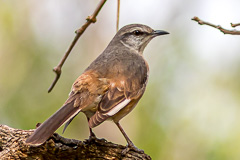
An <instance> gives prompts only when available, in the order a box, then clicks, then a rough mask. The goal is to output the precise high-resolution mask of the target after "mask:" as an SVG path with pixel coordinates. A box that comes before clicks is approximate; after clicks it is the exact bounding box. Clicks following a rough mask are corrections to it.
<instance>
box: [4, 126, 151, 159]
mask: <svg viewBox="0 0 240 160" xmlns="http://www.w3.org/2000/svg"><path fill="white" fill-rule="evenodd" d="M33 131H34V130H21V129H14V128H11V127H8V126H6V125H0V159H1V160H8V159H23V160H25V159H26V160H35V159H37V160H48V159H51V160H54V159H59V160H61V159H65V160H66V159H68V160H71V159H74V160H76V159H89V160H91V159H124V160H130V159H136V160H140V159H141V160H149V159H151V157H150V156H148V155H146V154H145V153H138V152H135V151H132V150H130V151H128V152H127V153H126V154H122V151H123V150H124V149H125V148H126V147H125V146H122V145H118V144H114V143H112V142H107V141H106V140H105V139H93V140H85V141H78V140H74V139H67V138H64V137H62V136H60V135H58V134H57V133H54V135H53V136H52V137H50V138H49V139H48V140H47V141H46V142H45V143H44V144H42V145H40V146H29V145H27V144H26V143H25V140H26V139H27V138H28V137H29V135H30V134H31V133H32V132H33Z"/></svg>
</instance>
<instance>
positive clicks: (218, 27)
mask: <svg viewBox="0 0 240 160" xmlns="http://www.w3.org/2000/svg"><path fill="white" fill-rule="evenodd" d="M192 20H193V21H196V22H198V24H200V25H208V26H211V27H213V28H216V29H218V30H220V31H221V32H222V33H224V34H231V35H240V31H238V30H235V29H234V30H228V29H225V28H223V27H221V26H220V25H215V24H212V23H209V22H205V21H203V20H201V19H199V18H198V17H193V18H192Z"/></svg>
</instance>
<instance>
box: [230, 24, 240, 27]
mask: <svg viewBox="0 0 240 160" xmlns="http://www.w3.org/2000/svg"><path fill="white" fill-rule="evenodd" d="M231 26H232V27H237V26H240V23H235V24H234V23H231Z"/></svg>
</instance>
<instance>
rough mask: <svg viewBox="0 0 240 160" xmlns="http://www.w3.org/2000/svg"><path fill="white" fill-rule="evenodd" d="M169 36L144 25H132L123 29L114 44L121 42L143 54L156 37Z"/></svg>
mask: <svg viewBox="0 0 240 160" xmlns="http://www.w3.org/2000/svg"><path fill="white" fill-rule="evenodd" d="M164 34H169V33H168V32H166V31H163V30H153V29H152V28H150V27H148V26H146V25H142V24H130V25H127V26H124V27H123V28H121V29H120V30H119V31H118V32H117V34H116V35H115V37H114V38H113V40H114V41H115V42H114V43H116V41H117V42H120V43H121V44H122V45H124V46H125V47H128V48H129V49H131V50H136V51H137V52H138V53H140V54H142V52H143V50H144V48H145V47H146V46H147V44H148V43H149V42H150V40H151V39H153V38H154V37H156V36H160V35H164Z"/></svg>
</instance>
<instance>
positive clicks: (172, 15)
mask: <svg viewBox="0 0 240 160" xmlns="http://www.w3.org/2000/svg"><path fill="white" fill-rule="evenodd" d="M98 2H99V1H98V0H72V1H64V0H52V1H48V0H41V1H30V0H21V2H19V1H16V0H1V1H0V124H6V125H8V126H10V127H14V128H20V129H31V128H35V125H36V123H38V122H43V121H44V120H46V119H47V118H48V117H49V116H50V115H52V114H53V113H54V112H55V111H56V110H57V109H58V108H59V107H61V105H62V104H63V103H64V101H65V100H66V99H67V97H68V93H69V92H70V88H71V85H72V83H73V82H74V80H75V79H76V78H77V77H78V76H79V75H80V74H81V73H82V72H83V70H84V69H85V68H86V67H87V66H88V65H89V63H90V62H91V61H93V60H94V59H95V58H96V57H97V56H98V55H99V54H100V53H101V52H102V51H103V50H104V48H105V47H106V46H107V44H108V43H109V41H110V40H111V39H112V37H113V36H114V34H115V32H116V31H115V28H116V25H115V24H116V0H112V1H107V2H106V4H105V6H104V7H103V9H102V11H101V12H100V14H99V16H98V21H97V23H95V24H93V25H91V26H90V27H89V28H88V29H87V30H86V32H85V33H84V34H83V36H82V37H81V38H80V40H79V42H78V43H77V45H76V47H75V48H74V49H73V51H72V53H71V55H70V57H69V58H68V60H67V61H66V63H65V65H64V67H63V73H62V76H61V79H60V80H59V82H58V83H57V85H56V87H55V88H54V90H53V91H52V92H51V93H50V94H48V93H47V89H48V87H49V86H50V84H51V83H52V81H53V79H54V77H55V74H54V73H53V72H52V68H53V67H54V66H56V65H57V64H58V62H59V61H60V59H61V58H62V56H63V54H64V52H65V50H66V49H67V47H68V46H69V45H70V42H71V41H72V39H73V37H74V36H75V34H74V31H75V30H76V29H78V28H79V27H80V26H81V25H82V24H83V23H84V22H85V18H86V17H87V16H88V15H91V14H92V12H93V10H94V9H95V7H96V5H97V4H98ZM239 5H240V1H239V0H220V1H219V0H212V1H207V0H202V1H200V0H199V1H196V0H195V1H191V0H170V1H168V0H162V1H154V0H149V1H145V0H131V1H128V0H122V1H121V14H120V27H122V26H124V25H126V24H130V23H142V24H147V25H149V26H151V27H152V28H154V29H163V30H166V31H169V32H170V33H171V34H170V35H167V36H162V37H158V38H156V39H154V40H153V41H152V42H150V44H149V45H148V47H147V48H146V49H145V52H144V55H145V57H146V59H147V60H148V62H149V66H150V80H149V83H148V87H147V90H146V92H145V95H144V96H143V98H142V100H141V101H140V103H139V104H138V106H137V107H136V108H135V110H134V111H133V112H132V113H130V114H129V115H128V116H127V117H125V118H124V119H123V120H122V121H121V123H122V126H123V127H124V128H125V131H126V132H127V133H128V135H129V137H130V138H131V139H132V140H133V142H134V143H135V145H136V146H138V147H139V148H141V149H143V150H145V152H146V153H148V154H149V155H151V157H152V158H153V159H159V160H239V159H240V151H239V149H240V74H239V72H240V45H239V44H240V37H239V36H233V35H223V34H222V33H221V32H219V31H218V30H216V29H213V28H210V27H208V26H200V25H198V24H197V23H196V22H194V21H191V18H192V17H193V16H199V17H200V18H202V19H204V20H207V21H210V22H212V23H215V24H221V25H223V27H226V28H230V22H233V23H237V22H238V23H239V22H240V19H239V15H240V13H239V7H238V6H239ZM61 131H62V128H60V129H59V130H58V132H59V133H61ZM94 131H95V133H96V135H97V136H98V137H101V138H102V137H103V138H106V139H107V140H109V141H113V142H116V143H120V144H123V145H125V144H126V142H125V139H124V138H123V136H122V135H121V133H120V131H119V130H118V129H117V127H116V126H115V125H114V124H113V123H111V122H106V123H103V124H102V125H100V126H99V127H97V128H96V129H94ZM88 134H89V133H88V127H87V121H86V118H85V116H84V115H83V114H80V115H79V116H77V117H76V118H75V119H74V121H73V123H72V124H71V125H70V126H69V128H68V129H67V130H66V132H65V134H64V136H65V137H68V138H76V139H80V140H84V139H86V138H88V136H89V135H88Z"/></svg>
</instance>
